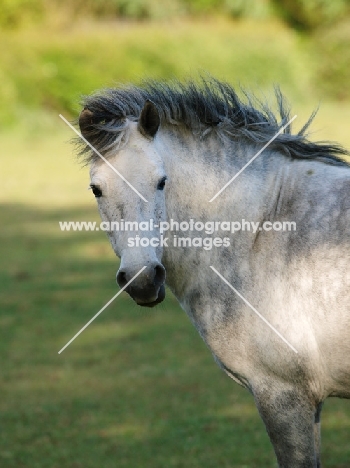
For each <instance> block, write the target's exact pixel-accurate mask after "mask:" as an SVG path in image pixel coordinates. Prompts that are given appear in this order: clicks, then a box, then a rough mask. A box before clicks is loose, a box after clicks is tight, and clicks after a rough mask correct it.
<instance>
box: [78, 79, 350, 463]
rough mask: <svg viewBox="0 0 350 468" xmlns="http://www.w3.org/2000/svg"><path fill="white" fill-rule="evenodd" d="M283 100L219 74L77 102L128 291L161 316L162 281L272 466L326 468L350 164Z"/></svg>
mask: <svg viewBox="0 0 350 468" xmlns="http://www.w3.org/2000/svg"><path fill="white" fill-rule="evenodd" d="M275 94H276V102H277V107H278V112H273V110H271V107H270V106H268V105H267V104H266V103H264V102H261V101H260V100H258V99H257V98H254V96H252V95H250V94H248V93H245V94H244V95H243V97H239V96H238V94H237V93H236V92H235V90H234V89H233V88H232V87H231V86H230V85H229V84H227V83H222V82H220V81H217V80H215V79H213V78H207V79H203V80H201V81H199V82H198V83H195V82H188V83H180V82H177V81H174V82H172V83H164V82H145V83H144V84H143V85H142V86H139V87H136V86H128V87H120V88H116V89H107V90H104V91H101V92H98V93H96V94H94V95H92V96H90V97H87V98H86V99H85V101H84V108H83V110H82V112H81V114H80V117H79V125H80V129H81V133H82V135H83V137H84V138H85V143H83V146H82V147H81V153H82V154H83V155H84V158H85V160H86V161H87V162H88V163H90V164H91V171H90V173H91V188H92V191H93V193H94V195H95V197H96V199H97V203H98V209H99V212H100V215H101V218H102V220H103V221H104V222H106V223H110V224H108V225H109V226H112V225H114V226H115V227H116V228H115V229H112V227H110V228H109V229H108V236H109V238H110V242H111V244H112V247H113V250H114V252H115V253H116V255H117V256H118V257H120V259H121V262H120V268H119V271H118V273H117V282H118V283H119V285H120V286H121V287H124V288H125V290H126V291H127V292H128V293H129V295H130V296H131V297H132V298H133V300H134V301H135V302H136V303H137V304H140V305H142V306H148V307H152V306H154V305H156V304H158V303H160V302H161V301H163V299H164V297H165V283H166V284H167V285H168V286H169V288H170V289H171V291H172V292H173V293H174V295H175V296H176V298H177V299H178V301H179V303H180V304H181V306H182V308H183V309H184V310H185V311H186V313H187V314H188V315H189V317H190V319H191V321H192V322H193V324H194V325H195V327H196V328H197V330H198V332H199V333H200V335H201V337H202V338H203V340H204V341H205V343H206V344H207V346H208V347H209V349H210V350H211V352H212V353H213V356H214V359H215V361H216V362H217V363H218V364H219V366H220V367H221V368H222V369H223V370H224V371H225V372H226V373H227V374H228V375H229V376H230V377H231V378H232V379H233V380H235V381H236V382H238V383H239V384H240V385H242V386H243V387H245V388H246V389H248V390H249V392H250V393H251V394H252V395H253V397H254V400H255V403H256V406H257V408H258V411H259V413H260V416H261V418H262V419H263V421H264V424H265V426H266V430H267V432H268V435H269V437H270V440H271V442H272V444H273V447H274V450H275V453H276V456H277V460H278V463H279V466H280V467H289V468H297V467H298V468H299V467H300V468H301V467H319V466H320V415H321V409H322V403H323V402H324V400H325V399H326V398H327V397H331V396H333V397H341V398H350V255H349V246H350V197H349V193H350V166H349V164H348V163H346V162H345V161H344V158H343V156H345V155H346V154H347V152H346V151H345V150H344V149H343V148H342V147H340V146H339V145H336V144H331V143H327V142H322V143H314V142H311V141H310V140H309V139H308V138H307V133H306V131H307V129H308V127H309V124H310V122H311V120H312V118H313V116H311V118H310V119H309V121H308V122H307V123H306V125H305V126H304V127H303V128H302V129H301V130H300V131H299V132H298V133H297V134H293V133H292V131H291V126H290V125H286V124H287V123H288V121H289V109H288V107H287V105H286V104H285V100H284V98H283V96H282V95H281V93H280V92H279V90H276V93H275ZM282 127H283V131H281V129H282ZM272 139H273V141H271V140H272ZM86 142H88V143H89V144H86ZM268 142H270V144H268V145H267V143H268ZM90 145H91V146H93V147H94V148H95V150H96V151H94V150H92V149H91V146H90ZM263 147H264V150H263V151H262V152H261V154H260V153H259V156H258V157H254V155H257V154H258V152H259V151H260V150H261V148H263ZM253 157H254V160H253V161H252V158H253ZM106 162H107V163H108V164H106ZM242 168H244V170H243V171H242ZM238 173H239V174H238ZM235 174H236V175H238V176H237V177H236V178H235V180H234V181H233V182H232V183H230V184H227V183H228V182H229V181H230V180H231V179H232V177H233V176H235ZM225 184H227V187H226V188H225V190H222V191H221V192H220V194H219V195H218V196H215V194H218V191H219V190H220V189H221V188H222V187H223V186H224V185H225ZM214 196H215V197H214ZM214 198H215V199H214ZM239 220H244V221H245V223H246V224H245V225H244V224H243V221H242V222H241V229H238V230H233V229H230V227H229V226H232V223H230V222H231V221H235V222H236V223H237V221H239ZM126 221H129V222H136V223H139V224H137V226H138V227H137V230H136V232H135V231H134V232H132V233H131V232H130V231H127V230H126V229H123V226H124V224H123V223H124V222H126ZM247 222H248V224H247ZM113 223H114V224H113ZM142 223H144V224H143V226H145V225H146V226H148V229H141V224H142ZM145 223H146V224H145ZM147 223H148V224H147ZM181 223H182V224H181ZM191 223H192V230H191V228H190V226H191ZM208 223H210V224H208ZM267 223H269V224H268V225H269V226H284V224H283V223H293V226H296V228H295V229H290V230H283V231H282V230H279V229H269V230H267V229H265V228H264V226H265V227H266V226H267ZM276 223H277V224H276ZM151 225H152V226H151ZM235 225H236V226H237V224H235ZM253 225H254V226H259V228H257V229H253V228H251V226H253ZM150 226H151V227H150ZM202 226H204V229H201V227H202ZM208 226H209V227H211V228H213V227H214V230H215V233H214V234H215V236H216V237H213V236H208V232H211V231H208V229H207V228H208ZM244 226H245V228H244V229H243V227H244ZM196 227H197V229H195V228H196ZM216 228H217V229H218V230H216ZM131 234H132V235H131ZM208 239H209V240H208ZM210 239H211V240H210ZM180 240H181V242H180ZM211 267H212V268H211ZM141 269H142V271H141ZM136 275H137V277H136ZM131 280H132V281H131ZM262 319H263V320H262ZM282 338H283V339H282ZM174 351H175V350H174ZM349 464H350V461H349Z"/></svg>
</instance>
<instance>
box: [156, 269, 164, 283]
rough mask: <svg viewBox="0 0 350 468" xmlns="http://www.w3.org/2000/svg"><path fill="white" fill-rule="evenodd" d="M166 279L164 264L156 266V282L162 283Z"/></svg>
mask: <svg viewBox="0 0 350 468" xmlns="http://www.w3.org/2000/svg"><path fill="white" fill-rule="evenodd" d="M164 280H165V268H164V267H163V266H162V265H157V266H156V267H154V282H155V284H157V285H161V284H163V283H164Z"/></svg>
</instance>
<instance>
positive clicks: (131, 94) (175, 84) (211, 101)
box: [80, 78, 349, 165]
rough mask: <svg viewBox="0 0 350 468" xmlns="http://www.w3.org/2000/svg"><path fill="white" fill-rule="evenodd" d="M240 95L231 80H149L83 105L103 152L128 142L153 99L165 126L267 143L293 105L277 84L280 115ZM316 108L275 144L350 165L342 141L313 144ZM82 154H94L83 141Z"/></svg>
mask: <svg viewBox="0 0 350 468" xmlns="http://www.w3.org/2000/svg"><path fill="white" fill-rule="evenodd" d="M243 95H244V99H241V98H239V97H238V95H237V93H236V92H235V90H234V89H233V88H232V86H230V85H229V84H228V83H223V82H220V81H218V80H216V79H214V78H209V79H202V80H201V81H200V82H199V83H198V84H197V83H194V82H192V81H190V82H188V83H181V82H179V81H172V82H170V83H165V82H157V81H146V82H144V84H143V85H142V86H140V87H136V86H128V87H121V88H112V89H105V90H102V91H100V92H98V93H96V94H93V95H91V96H88V97H86V98H85V99H84V101H83V106H84V108H86V109H89V110H90V111H91V112H92V116H93V117H92V118H91V121H90V125H89V137H88V138H89V142H90V143H91V144H92V145H93V146H94V148H96V149H97V150H98V151H99V152H101V153H106V152H107V151H108V150H109V149H111V148H112V147H113V146H116V145H118V144H119V145H121V144H123V142H124V141H125V138H126V134H127V127H128V121H129V120H131V121H137V120H138V119H139V116H140V113H141V110H142V108H143V106H144V103H145V101H146V100H150V101H152V102H153V103H154V104H155V105H156V107H157V109H158V111H159V114H160V118H161V124H162V125H178V126H179V125H183V126H185V127H186V128H187V129H188V130H190V131H192V132H193V133H196V134H198V136H199V137H201V138H205V137H206V135H208V134H209V133H211V132H216V134H217V135H219V136H222V137H224V136H225V137H229V138H231V139H234V140H239V139H245V140H246V141H251V142H254V143H261V145H263V144H265V143H267V142H268V141H269V140H270V139H271V138H272V137H273V136H274V135H275V134H276V133H277V132H278V131H279V130H280V128H281V127H282V126H283V125H285V124H286V123H287V122H288V121H289V120H290V109H289V106H288V105H287V103H286V101H285V98H284V96H283V95H282V94H281V92H280V90H279V89H278V88H275V97H276V102H277V106H278V115H277V117H276V115H275V113H274V112H273V110H272V109H271V107H270V106H269V105H268V104H267V103H265V102H261V101H260V100H259V99H257V98H256V97H255V96H254V95H251V94H248V93H246V92H243ZM315 114H316V112H314V113H313V114H312V115H311V117H310V118H309V120H308V121H307V122H306V124H305V125H304V126H303V128H302V129H301V130H300V131H299V132H298V133H297V134H294V135H293V134H292V133H291V126H288V127H287V128H286V129H284V131H283V133H281V134H280V135H279V136H278V137H277V138H276V139H275V140H274V142H273V143H272V144H271V147H272V148H274V149H277V150H279V151H281V152H283V153H284V154H286V153H287V154H288V155H289V156H290V157H291V158H297V159H316V160H320V161H323V162H325V163H328V164H332V165H348V163H347V162H345V161H344V160H343V159H341V157H342V156H346V155H348V154H349V153H348V152H347V151H346V150H345V149H344V148H343V147H341V146H340V145H338V144H335V143H330V142H317V143H314V142H311V141H309V140H308V139H307V134H306V130H307V129H308V128H309V126H310V124H311V122H312V120H313V118H314V117H315ZM80 154H82V155H84V157H85V160H86V161H87V162H89V161H91V160H92V159H94V158H95V157H96V156H95V154H94V152H93V151H92V150H91V149H90V148H89V146H88V145H86V144H85V143H84V142H82V140H80Z"/></svg>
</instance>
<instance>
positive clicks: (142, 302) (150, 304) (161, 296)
mask: <svg viewBox="0 0 350 468" xmlns="http://www.w3.org/2000/svg"><path fill="white" fill-rule="evenodd" d="M131 297H132V296H131ZM132 298H133V300H134V301H135V302H136V304H137V305H139V306H141V307H154V306H156V305H157V304H160V303H161V302H163V301H164V299H165V286H164V284H162V285H161V286H160V287H159V291H158V296H157V299H155V300H151V301H149V300H147V298H142V299H141V298H136V297H132ZM152 299H153V298H152Z"/></svg>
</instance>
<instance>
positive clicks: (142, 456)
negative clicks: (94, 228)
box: [0, 26, 350, 468]
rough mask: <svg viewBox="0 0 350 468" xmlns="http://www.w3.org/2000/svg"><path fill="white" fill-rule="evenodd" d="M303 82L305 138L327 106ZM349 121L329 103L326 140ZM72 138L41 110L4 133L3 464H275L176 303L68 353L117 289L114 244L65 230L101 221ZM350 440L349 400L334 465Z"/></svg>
mask: <svg viewBox="0 0 350 468" xmlns="http://www.w3.org/2000/svg"><path fill="white" fill-rule="evenodd" d="M145 27H146V26H145ZM201 31H202V33H201V34H202V36H201V35H199V36H198V39H197V40H198V44H200V43H202V42H203V41H204V40H205V35H204V31H205V27H204V26H203V28H202V29H201ZM125 34H127V33H126V32H125ZM159 34H162V32H159ZM225 34H228V32H227V30H226V29H224V30H223V36H220V38H219V37H218V38H216V39H215V41H216V43H218V44H219V45H220V43H222V44H224V43H225ZM246 35H247V36H246V38H247V37H249V34H248V32H246ZM285 37H287V35H286V36H285ZM101 40H103V39H101ZM245 40H247V39H245ZM269 40H270V39H268V37H267V39H265V41H266V42H265V43H266V44H267V43H268V42H269ZM293 40H294V39H293ZM106 41H107V39H106ZM220 41H222V42H220ZM287 43H288V41H287ZM81 44H84V41H83V40H82V41H81ZM218 44H216V45H215V47H214V45H213V49H212V51H211V52H210V53H209V56H210V60H211V63H212V65H211V70H212V71H213V72H214V71H215V70H214V69H215V66H214V65H213V63H215V50H216V48H218V47H219V45H218ZM57 47H58V46H57ZM82 47H83V45H82ZM85 47H87V45H85ZM181 47H182V48H183V47H184V44H182V45H181ZM181 47H180V46H179V49H177V50H178V53H180V52H179V51H180V49H181ZM219 48H220V47H219ZM62 50H63V49H62ZM203 54H204V53H203ZM152 57H153V58H152V60H155V61H157V56H152ZM152 60H151V61H152ZM169 60H172V61H174V63H175V64H176V63H177V61H176V58H174V57H172V58H171V59H170V58H169ZM140 61H141V62H140V63H141V64H142V63H143V62H142V60H141V58H140ZM189 61H190V62H191V61H192V63H193V66H195V65H196V64H198V66H201V67H205V65H206V63H207V62H206V56H205V55H203V56H202V58H201V59H200V60H199V62H196V61H195V57H194V56H193V57H192V58H191V57H190V58H189ZM220 63H221V66H223V63H224V60H223V59H220ZM135 64H137V61H136V62H135ZM136 66H137V65H135V67H136ZM143 66H144V65H142V66H141V65H140V67H139V69H137V70H139V71H137V73H140V74H141V73H142V70H143ZM230 66H231V67H232V68H230V69H229V70H228V72H227V73H233V69H234V65H232V64H231V65H230ZM247 69H248V62H247ZM153 71H154V70H153ZM152 73H153V72H152ZM174 73H175V74H176V73H177V69H175V72H174ZM264 80H265V78H264ZM273 81H274V80H273V77H272V76H271V77H270V78H266V81H264V85H267V84H268V83H271V85H272V83H273ZM282 81H284V79H283V77H282ZM285 81H286V86H287V88H288V83H287V81H288V80H287V78H285ZM294 82H295V79H293V83H294ZM293 83H292V82H291V85H290V89H292V90H293V96H295V101H296V105H295V106H293V109H294V111H295V113H297V114H298V116H299V117H298V120H299V119H300V124H297V125H296V127H300V126H301V125H302V122H303V121H304V120H305V118H306V116H307V115H308V114H309V113H310V112H311V111H312V109H313V108H314V107H315V106H316V105H317V104H318V100H317V99H314V97H311V98H310V99H308V100H306V101H304V102H303V100H302V99H301V96H302V91H300V89H299V91H300V93H301V94H300V93H299V91H298V89H296V87H295V86H294V84H293ZM57 89H58V88H57ZM321 104H322V103H321ZM23 115H24V116H23ZM349 121H350V106H349V104H347V103H342V104H339V103H338V104H336V103H332V102H324V103H323V104H322V105H321V110H320V113H319V116H318V118H317V119H316V122H315V124H314V125H313V128H312V129H313V130H315V134H314V135H313V138H314V139H331V140H337V141H339V142H340V143H342V144H343V145H345V146H347V147H350V134H349ZM71 137H72V133H71V131H70V129H69V128H67V127H65V126H64V123H63V122H62V121H61V120H60V119H59V118H58V116H56V114H47V113H45V112H42V113H41V112H39V111H34V110H33V111H31V110H27V111H25V113H24V114H22V116H21V119H20V121H19V123H18V124H16V125H15V126H13V127H12V128H8V129H7V130H6V131H3V132H2V133H1V134H0V140H1V147H2V151H1V155H0V161H1V173H2V190H1V192H0V201H1V206H0V214H1V231H0V235H1V243H0V249H1V250H0V252H1V259H2V261H1V264H0V287H1V291H0V293H1V303H2V308H1V314H0V334H1V336H0V350H1V363H2V364H1V380H0V389H1V393H0V395H1V399H0V411H1V420H0V427H1V431H0V466H1V467H4V468H23V467H26V468H27V467H28V468H58V467H60V468H61V467H65V468H96V467H103V468H112V467H113V468H115V467H118V468H119V467H120V468H163V467H177V468H182V467H183V468H199V467H201V468H217V467H227V468H229V467H230V468H233V467H234V468H236V467H237V468H243V467H257V468H264V467H266V468H267V467H275V466H276V463H275V458H274V455H273V451H272V448H271V446H270V443H269V441H268V437H267V435H266V433H265V430H264V427H263V424H262V422H261V421H260V419H259V416H258V414H257V411H256V409H255V406H254V403H253V400H252V398H251V396H250V395H249V394H248V392H246V391H244V390H243V389H241V388H240V387H239V386H238V385H237V384H235V383H234V382H233V381H231V380H230V379H229V378H228V377H226V376H225V375H224V374H223V373H222V372H221V371H220V370H219V369H218V367H217V366H216V364H215V363H214V361H213V359H212V357H211V354H210V353H209V351H208V350H207V348H206V347H205V345H204V344H203V342H202V341H201V339H200V337H199V336H198V334H197V332H196V331H195V330H194V328H193V327H192V325H191V324H190V322H189V320H188V319H187V317H186V315H185V313H184V312H183V311H181V309H180V308H179V306H178V305H177V303H176V301H175V299H174V298H172V297H171V295H170V293H168V298H167V300H166V302H165V303H163V304H161V305H160V306H159V307H157V308H155V309H152V310H145V309H143V308H139V307H137V306H136V305H135V304H134V303H133V302H132V301H131V299H129V298H128V296H127V295H122V296H120V297H119V298H118V299H117V300H116V301H115V302H114V303H113V304H112V305H111V306H110V307H109V308H108V309H107V310H106V311H104V312H103V314H102V315H101V316H100V317H99V318H98V319H97V320H96V321H95V322H94V323H93V324H92V325H91V326H90V327H89V328H88V329H87V330H86V331H85V332H84V333H83V334H82V335H81V336H79V337H78V338H77V339H76V340H75V341H74V343H72V344H71V345H70V346H69V347H68V348H67V349H66V350H65V351H64V352H63V353H62V354H61V355H58V354H57V353H58V351H59V349H61V348H62V346H63V345H64V344H65V343H66V342H67V341H68V340H69V339H70V338H71V337H72V336H73V335H74V334H75V333H76V332H77V331H78V330H79V329H80V328H81V327H82V326H83V325H84V324H85V323H86V322H87V321H88V320H89V319H90V318H91V317H92V316H93V315H94V314H95V313H96V312H97V311H98V310H99V309H100V308H101V307H102V306H103V305H104V304H105V303H106V302H107V300H108V299H110V298H111V297H112V296H113V295H114V294H115V293H116V291H117V287H116V284H115V273H116V270H117V268H118V261H117V259H116V258H115V256H114V254H113V252H112V250H111V248H110V246H109V244H108V241H107V238H106V237H105V236H104V234H103V233H97V232H94V233H89V232H85V233H73V232H71V233H62V232H60V231H59V226H58V221H60V220H97V219H98V215H97V210H96V206H95V201H94V199H93V197H92V195H91V192H88V191H87V186H88V170H87V168H81V167H80V166H79V164H78V163H77V162H75V161H74V158H73V157H72V148H71V147H70V145H69V144H68V143H67V142H68V140H69V139H70V138H71ZM349 434H350V404H349V402H346V401H341V400H328V401H327V403H326V405H325V409H324V414H323V462H324V465H325V466H326V467H333V468H346V467H349V466H350V444H349Z"/></svg>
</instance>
